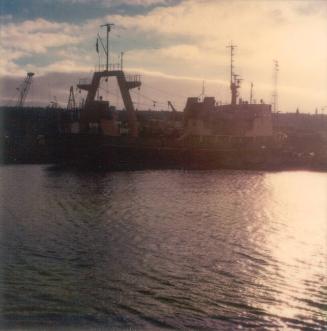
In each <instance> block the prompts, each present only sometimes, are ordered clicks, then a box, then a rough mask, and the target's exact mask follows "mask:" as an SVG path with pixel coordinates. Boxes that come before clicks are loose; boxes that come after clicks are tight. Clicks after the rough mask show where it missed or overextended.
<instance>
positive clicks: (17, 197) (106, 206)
mask: <svg viewBox="0 0 327 331" xmlns="http://www.w3.org/2000/svg"><path fill="white" fill-rule="evenodd" d="M0 187H1V195H2V199H1V283H0V285H1V326H2V328H6V329H7V328H13V329H15V328H37V327H46V328H48V327H49V328H51V327H54V328H63V327H72V328H78V329H83V328H85V329H91V328H96V327H99V328H109V329H117V328H118V329H127V328H133V329H149V330H153V329H164V328H170V329H205V330H207V329H212V330H217V329H237V328H245V329H246V328H258V329H271V330H275V329H283V328H290V329H298V330H302V329H303V330H308V329H313V330H315V329H317V330H322V329H326V328H327V321H326V310H327V272H326V268H327V251H326V246H327V224H326V223H327V210H326V208H327V207H326V206H327V174H326V173H314V172H305V171H298V172H295V171H294V172H293V171H289V172H279V173H265V172H256V171H140V172H116V173H96V174H94V173H93V174H92V173H76V172H75V173H74V172H67V171H50V170H49V169H48V168H47V167H46V166H37V165H33V166H32V165H31V166H2V167H0Z"/></svg>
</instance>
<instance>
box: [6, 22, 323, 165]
mask: <svg viewBox="0 0 327 331" xmlns="http://www.w3.org/2000/svg"><path fill="white" fill-rule="evenodd" d="M105 26H106V28H107V47H106V48H105V47H104V50H105V54H106V58H107V62H106V68H105V70H99V71H96V72H94V74H93V77H92V79H91V80H90V81H88V82H86V81H80V82H79V84H78V85H77V87H78V88H79V89H80V90H84V91H86V92H87V96H86V99H85V102H84V105H83V107H82V108H81V109H76V108H72V109H68V110H66V111H62V110H58V109H52V110H51V111H50V112H49V111H45V112H44V113H43V114H42V115H40V113H41V112H40V111H36V112H35V114H36V115H35V116H36V117H37V120H38V121H39V120H40V116H41V120H40V121H39V122H40V123H43V124H42V125H43V127H46V129H45V130H43V131H42V130H41V131H42V132H37V134H35V132H36V131H37V130H36V131H35V130H34V131H35V132H34V135H33V134H29V135H26V134H25V135H24V134H21V132H22V128H23V131H24V130H25V131H26V128H27V127H28V123H29V121H28V118H29V116H31V114H33V112H28V110H27V111H23V110H22V109H21V108H19V107H18V108H16V109H15V111H11V113H9V114H7V115H6V116H7V118H6V119H7V121H6V120H5V121H3V123H7V122H8V121H9V122H10V120H8V119H10V118H11V120H12V117H13V114H16V115H17V117H16V119H17V118H19V120H18V123H19V124H18V125H17V128H18V131H19V132H20V134H18V135H17V134H13V135H12V134H11V137H9V136H5V138H3V139H2V145H3V150H4V153H3V159H4V160H5V161H8V162H10V161H11V162H15V161H17V160H18V162H20V160H21V161H22V162H24V160H25V162H26V161H27V162H42V161H45V162H52V163H56V164H58V165H61V166H77V167H83V168H84V167H87V168H91V169H98V168H101V169H102V168H104V169H145V168H184V169H215V168H233V169H285V168H317V169H322V168H326V166H327V156H326V149H325V140H324V139H323V137H322V135H320V134H316V131H315V130H313V132H309V133H308V132H306V133H305V134H304V133H301V134H298V132H297V134H294V133H293V134H292V133H291V134H290V131H287V130H286V131H285V130H280V129H281V126H280V125H279V122H278V121H281V118H283V116H284V114H279V113H273V112H272V107H271V105H269V104H266V103H264V101H263V100H260V102H259V103H255V102H252V100H251V99H252V93H251V98H250V102H247V101H243V100H242V99H240V98H239V99H238V89H239V88H240V83H241V79H240V78H239V76H238V75H236V74H235V73H234V66H233V51H234V48H235V46H234V45H230V46H228V47H230V50H231V66H230V90H231V102H230V104H227V105H222V104H218V103H217V102H216V100H215V98H214V97H205V96H203V98H199V97H189V98H188V99H187V101H186V106H185V109H184V111H183V112H177V111H176V109H175V108H174V106H173V105H172V103H171V102H170V101H169V105H170V107H171V108H172V111H171V112H159V111H157V112H146V111H136V110H135V109H134V105H133V101H132V98H131V95H130V90H131V89H134V88H139V87H140V86H141V79H140V75H137V74H136V75H127V74H125V72H124V70H123V65H122V63H121V64H120V66H116V67H115V68H113V69H111V67H110V65H109V49H108V39H109V32H110V28H111V25H110V24H107V25H105ZM101 43H102V41H101ZM110 77H115V78H116V79H117V83H118V86H119V89H120V93H121V97H122V100H123V103H124V107H125V110H124V111H117V110H116V109H115V108H114V107H111V106H110V104H109V102H108V101H104V100H102V98H97V97H96V96H97V91H98V89H99V87H100V83H101V79H108V78H110ZM70 92H72V89H71V91H70ZM70 100H71V97H70ZM22 114H24V116H23V115H22ZM45 114H48V115H45ZM42 116H43V120H42ZM296 116H300V115H299V114H297V115H296ZM42 121H43V122H42ZM31 122H33V121H31ZM34 122H35V120H34ZM282 122H283V121H281V123H282ZM319 123H320V124H321V123H323V128H327V121H326V118H325V117H322V119H321V120H319ZM31 125H32V127H33V125H34V124H31ZM42 125H41V126H42ZM17 128H16V129H17ZM19 128H20V129H19ZM276 129H277V130H276ZM28 131H29V132H31V131H33V130H28ZM39 131H40V130H39ZM49 132H51V133H50V134H49ZM12 137H14V138H12ZM22 137H25V138H22ZM26 137H32V138H31V139H27V138H26ZM22 146H23V147H22ZM28 149H29V152H28V153H26V150H28ZM27 154H28V155H31V156H28V155H27Z"/></svg>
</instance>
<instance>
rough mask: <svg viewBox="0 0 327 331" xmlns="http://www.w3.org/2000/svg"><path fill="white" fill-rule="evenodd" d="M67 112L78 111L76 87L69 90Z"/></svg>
mask: <svg viewBox="0 0 327 331" xmlns="http://www.w3.org/2000/svg"><path fill="white" fill-rule="evenodd" d="M67 110H70V111H74V110H76V102H75V95H74V87H73V86H71V87H70V89H69V97H68V103H67Z"/></svg>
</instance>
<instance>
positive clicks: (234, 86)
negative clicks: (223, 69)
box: [227, 42, 241, 106]
mask: <svg viewBox="0 0 327 331" xmlns="http://www.w3.org/2000/svg"><path fill="white" fill-rule="evenodd" d="M236 47H237V46H236V45H233V43H232V42H231V44H230V45H229V46H227V48H230V89H231V93H232V100H231V104H232V105H233V106H235V105H236V99H237V96H238V92H237V90H238V89H239V88H240V86H241V79H240V78H238V77H239V75H236V74H235V73H234V49H235V48H236Z"/></svg>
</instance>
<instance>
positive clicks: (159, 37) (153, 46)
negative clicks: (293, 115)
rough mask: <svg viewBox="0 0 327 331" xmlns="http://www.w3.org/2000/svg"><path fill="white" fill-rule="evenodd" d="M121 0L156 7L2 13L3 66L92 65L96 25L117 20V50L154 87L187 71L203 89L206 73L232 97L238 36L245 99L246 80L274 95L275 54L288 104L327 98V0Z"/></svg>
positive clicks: (19, 70) (217, 91)
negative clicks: (70, 16)
mask: <svg viewBox="0 0 327 331" xmlns="http://www.w3.org/2000/svg"><path fill="white" fill-rule="evenodd" d="M65 1H70V2H71V1H74V3H76V6H78V5H79V4H82V3H83V1H84V0H62V2H65ZM94 2H95V5H96V4H100V3H101V4H102V5H103V4H106V5H107V7H108V11H109V7H110V6H112V5H114V4H117V1H115V0H111V1H105V0H96V1H94ZM120 3H123V4H125V5H127V6H128V5H131V6H133V7H136V6H143V7H144V6H145V7H146V6H153V7H154V8H153V9H151V10H150V11H148V12H145V13H142V14H133V13H132V12H131V13H130V14H128V12H125V13H124V14H117V13H114V14H112V15H109V12H106V11H105V10H104V12H103V17H97V18H95V19H89V20H87V21H84V22H83V23H81V24H76V23H69V22H56V21H49V20H45V19H44V18H36V19H35V20H25V21H22V22H18V23H17V22H14V21H13V19H11V18H9V19H6V20H3V23H2V29H1V46H2V48H3V49H2V52H1V54H2V56H1V60H0V65H1V67H0V70H1V71H0V72H1V74H2V75H3V76H7V75H20V76H21V75H22V74H23V73H24V72H26V71H27V70H32V69H33V70H34V71H35V72H36V73H37V75H43V74H45V73H49V72H62V73H69V72H81V74H82V73H83V72H84V73H85V72H89V71H90V70H92V69H94V67H95V66H96V64H97V61H98V58H97V54H96V53H95V49H94V44H95V38H96V34H97V32H98V31H99V29H100V28H99V25H100V24H103V23H105V22H113V23H115V28H114V30H113V33H112V35H111V36H112V38H111V40H112V47H113V53H112V58H113V57H117V56H118V54H119V52H120V51H125V53H126V54H125V67H126V69H128V68H139V70H140V71H141V72H143V73H144V74H145V75H150V76H151V77H154V76H156V79H157V81H158V84H155V85H156V86H159V87H160V82H161V83H162V84H166V81H165V82H164V81H163V79H165V80H167V79H168V80H170V81H171V84H173V85H174V84H176V81H177V80H183V81H184V82H186V81H188V82H189V83H190V84H193V89H191V90H192V91H195V87H196V88H198V89H199V91H200V87H199V81H202V80H206V81H207V82H208V86H214V85H213V84H215V83H217V85H216V87H215V88H213V87H212V88H211V89H210V90H211V91H212V93H213V94H214V95H215V96H217V97H219V98H220V99H223V101H226V102H227V101H228V100H229V91H228V79H229V77H228V70H229V69H228V66H229V57H228V50H227V49H226V45H227V44H228V43H230V41H231V40H233V42H234V43H236V44H237V45H238V48H237V50H236V57H235V70H236V72H237V73H239V74H240V75H241V77H242V78H243V79H244V80H243V83H242V87H243V89H242V91H241V95H242V97H243V98H247V96H248V92H249V91H248V90H249V84H250V82H254V86H255V91H254V92H255V94H256V95H257V99H260V98H263V99H264V100H266V101H267V102H270V101H271V91H272V70H273V59H278V61H279V64H280V73H279V100H280V108H281V110H282V111H294V109H295V108H296V107H300V108H302V109H303V111H310V112H313V111H314V109H315V108H316V107H323V106H326V105H327V95H326V94H327V92H326V91H327V26H326V23H325V22H326V18H327V2H325V1H318V0H317V1H250V0H249V1H241V0H240V1H236V0H235V1H224V0H221V1H214V0H201V1H195V0H188V1H187V0H186V1H181V2H179V3H178V4H177V2H175V4H174V5H173V1H169V0H166V1H165V0H137V1H131V0H124V1H123V2H120ZM170 4H171V5H170ZM161 5H165V6H161ZM63 8H64V7H63ZM63 10H64V9H63ZM102 33H103V31H102ZM33 54H38V55H40V56H41V55H42V56H43V58H42V60H43V63H41V62H42V61H40V62H38V61H37V60H35V61H33V60H32V59H31V56H32V58H33ZM30 59H31V60H30ZM102 61H104V58H103V59H102ZM192 82H193V83H192ZM152 83H153V81H152ZM166 85H167V84H166ZM184 85H185V88H183V86H182V85H181V84H178V89H180V92H181V93H180V94H183V95H185V94H186V95H187V91H189V90H190V86H189V84H186V83H185V84H184ZM176 88H177V86H176ZM153 98H154V99H155V98H159V96H157V95H154V97H153ZM171 98H174V95H172V96H171ZM176 98H177V97H176ZM179 102H181V101H179Z"/></svg>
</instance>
